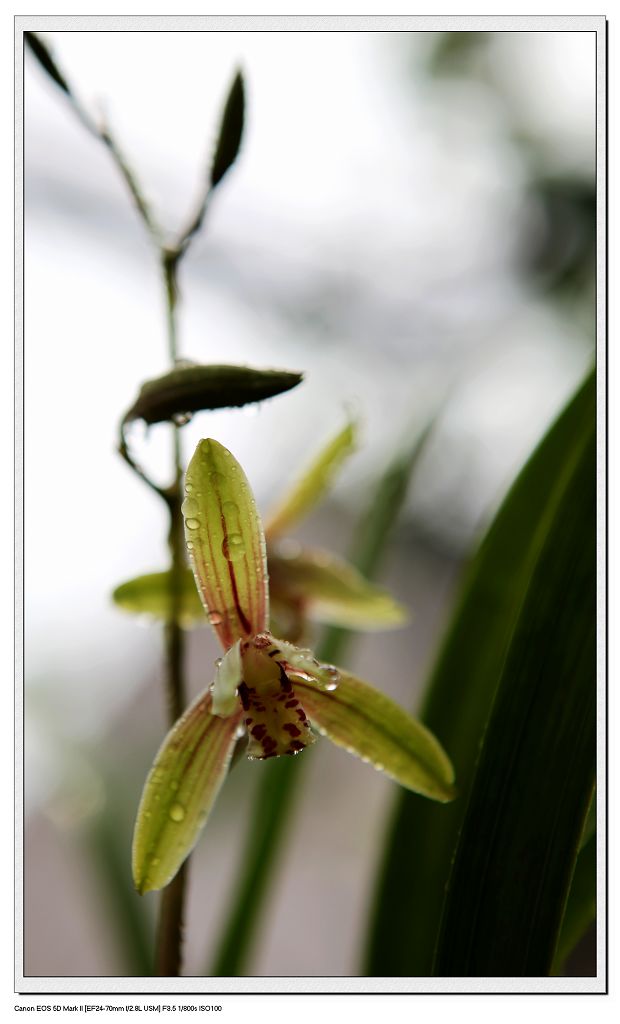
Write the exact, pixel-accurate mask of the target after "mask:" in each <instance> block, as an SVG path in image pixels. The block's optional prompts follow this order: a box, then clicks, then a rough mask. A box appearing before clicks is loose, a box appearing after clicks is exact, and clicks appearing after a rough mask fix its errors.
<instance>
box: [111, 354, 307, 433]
mask: <svg viewBox="0 0 620 1024" xmlns="http://www.w3.org/2000/svg"><path fill="white" fill-rule="evenodd" d="M302 379H303V378H302V375H301V374H300V373H289V372H287V371H286V370H255V369H252V368H251V367H249V366H217V365H213V366H202V365H198V364H190V365H187V366H177V367H176V368H175V369H174V370H170V372H169V373H165V374H164V375H163V376H162V377H157V378H155V379H154V380H148V381H146V382H145V383H144V384H143V385H142V387H141V388H140V394H139V395H138V398H137V399H136V401H135V403H134V404H133V405H132V407H131V409H129V411H128V412H127V413H126V414H125V416H124V418H123V423H130V422H131V421H132V420H137V419H142V420H144V422H145V423H148V424H152V423H161V422H163V421H165V420H174V419H175V418H176V419H187V417H188V415H189V414H190V413H194V412H200V411H201V410H203V409H225V408H228V407H230V406H242V405H248V404H249V403H252V402H263V401H264V400H265V399H267V398H273V397H274V396H275V395H279V394H282V392H284V391H289V390H290V389H291V388H294V387H296V386H297V384H299V383H300V382H301V380H302Z"/></svg>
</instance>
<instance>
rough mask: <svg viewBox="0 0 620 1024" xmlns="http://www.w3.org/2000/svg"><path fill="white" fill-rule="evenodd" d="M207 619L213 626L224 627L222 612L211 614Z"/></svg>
mask: <svg viewBox="0 0 620 1024" xmlns="http://www.w3.org/2000/svg"><path fill="white" fill-rule="evenodd" d="M207 618H208V620H209V622H210V623H211V625H212V626H221V625H222V613H221V612H209V614H208V615H207Z"/></svg>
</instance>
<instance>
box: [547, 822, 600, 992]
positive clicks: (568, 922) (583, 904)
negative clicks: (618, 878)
mask: <svg viewBox="0 0 620 1024" xmlns="http://www.w3.org/2000/svg"><path fill="white" fill-rule="evenodd" d="M595 917H596V833H593V834H592V835H591V836H590V837H589V839H588V840H587V842H586V843H585V844H584V846H583V847H582V848H581V850H580V851H579V856H578V858H577V863H576V865H575V874H574V875H573V880H572V883H571V888H570V893H569V896H568V902H567V904H566V910H565V912H564V918H563V920H562V927H561V929H560V938H559V940H558V945H557V949H556V951H555V957H554V960H553V969H552V974H559V973H560V972H561V970H562V967H563V964H564V962H565V960H566V958H567V957H568V956H569V955H570V954H571V953H572V951H573V949H574V948H575V946H576V945H577V943H578V942H579V940H580V939H581V938H582V937H583V936H584V935H585V932H586V930H587V929H588V928H589V926H590V925H591V924H592V922H593V921H594V919H595Z"/></svg>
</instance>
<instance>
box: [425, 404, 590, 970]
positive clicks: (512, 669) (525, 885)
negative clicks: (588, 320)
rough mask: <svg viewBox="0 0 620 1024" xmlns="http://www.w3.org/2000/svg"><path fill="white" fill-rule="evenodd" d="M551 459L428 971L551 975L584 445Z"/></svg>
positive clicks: (583, 742)
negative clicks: (531, 563) (535, 539)
mask: <svg viewBox="0 0 620 1024" xmlns="http://www.w3.org/2000/svg"><path fill="white" fill-rule="evenodd" d="M584 433H585V444H582V445H581V446H577V451H576V452H575V451H573V452H571V453H570V456H569V458H568V459H567V460H565V461H564V464H563V467H562V475H561V481H560V482H559V483H560V487H559V490H561V494H560V496H559V500H558V503H557V506H556V509H555V510H554V513H553V515H552V516H550V517H549V521H548V522H546V523H544V524H541V533H543V535H544V536H543V541H542V545H541V547H540V550H539V553H538V557H537V559H536V564H535V567H534V570H533V572H532V575H531V577H530V580H529V581H528V585H527V587H526V588H525V593H524V599H523V603H522V606H521V608H520V610H519V612H518V615H517V616H516V621H515V626H514V631H513V636H512V638H511V641H510V645H509V648H508V652H507V657H506V661H505V664H504V666H503V669H502V672H501V677H500V681H499V686H498V690H497V695H496V697H495V702H494V705H493V711H492V714H491V718H490V721H489V725H488V727H487V730H486V732H485V736H484V743H483V747H482V752H481V755H480V760H479V764H478V766H477V768H476V774H475V778H474V782H473V787H472V790H471V794H470V798H469V803H468V807H467V812H466V814H465V818H464V821H463V826H462V830H461V834H460V837H459V842H458V846H457V852H456V859H455V862H454V865H453V868H452V872H451V877H450V883H449V888H448V893H447V896H446V904H445V909H444V914H443V919H442V927H441V935H440V940H439V944H438V950H437V958H436V965H435V973H436V974H439V975H442V976H458V977H462V976H476V977H479V976H494V977H495V976H504V977H509V976H517V977H525V976H531V977H538V976H543V975H546V974H548V973H549V971H550V969H551V964H552V960H553V955H554V950H555V946H556V942H557V938H558V934H559V929H560V924H561V921H562V916H563V911H564V907H565V903H566V899H567V895H568V891H569V887H570V882H571V877H572V874H573V871H574V866H575V861H576V857H577V852H578V849H579V841H580V838H581V834H582V831H583V825H584V821H585V818H586V815H587V812H588V807H589V804H590V800H591V796H592V788H593V785H594V773H595V755H596V442H595V420H594V417H592V419H591V421H590V423H589V424H588V426H587V428H586V430H585V431H584Z"/></svg>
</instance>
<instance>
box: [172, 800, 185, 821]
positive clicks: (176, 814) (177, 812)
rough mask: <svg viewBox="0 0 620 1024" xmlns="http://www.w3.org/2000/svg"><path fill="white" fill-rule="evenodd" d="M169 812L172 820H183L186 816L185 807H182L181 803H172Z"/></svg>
mask: <svg viewBox="0 0 620 1024" xmlns="http://www.w3.org/2000/svg"><path fill="white" fill-rule="evenodd" d="M168 814H169V816H170V819H171V820H172V821H183V818H184V817H185V808H184V807H182V806H181V804H172V806H171V808H170V810H169V811H168Z"/></svg>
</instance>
